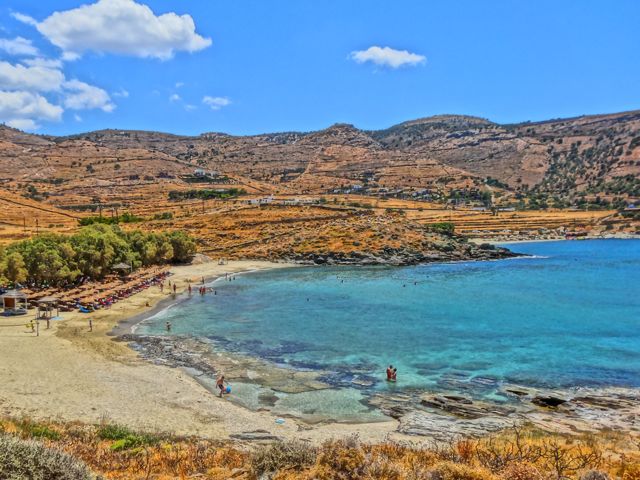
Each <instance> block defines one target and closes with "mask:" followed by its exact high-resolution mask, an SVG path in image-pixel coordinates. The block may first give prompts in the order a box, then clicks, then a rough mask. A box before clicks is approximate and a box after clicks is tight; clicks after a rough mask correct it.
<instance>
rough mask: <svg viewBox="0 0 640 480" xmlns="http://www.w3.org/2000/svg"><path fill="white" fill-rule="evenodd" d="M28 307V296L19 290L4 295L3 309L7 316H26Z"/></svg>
mask: <svg viewBox="0 0 640 480" xmlns="http://www.w3.org/2000/svg"><path fill="white" fill-rule="evenodd" d="M28 306H29V304H28V299H27V296H26V295H25V294H24V293H22V292H21V291H19V290H9V291H7V292H5V293H3V294H2V308H3V312H4V315H5V316H13V315H25V314H26V313H27V308H28Z"/></svg>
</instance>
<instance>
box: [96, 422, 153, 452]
mask: <svg viewBox="0 0 640 480" xmlns="http://www.w3.org/2000/svg"><path fill="white" fill-rule="evenodd" d="M97 435H98V437H99V438H101V439H103V440H115V442H113V444H112V445H111V450H113V451H114V452H119V451H121V450H130V449H132V448H138V447H142V446H144V445H153V444H156V443H158V442H159V441H160V438H159V437H157V436H154V435H150V434H148V433H136V432H134V431H132V430H129V429H128V428H127V427H124V426H122V425H104V426H101V427H100V428H99V429H98V431H97Z"/></svg>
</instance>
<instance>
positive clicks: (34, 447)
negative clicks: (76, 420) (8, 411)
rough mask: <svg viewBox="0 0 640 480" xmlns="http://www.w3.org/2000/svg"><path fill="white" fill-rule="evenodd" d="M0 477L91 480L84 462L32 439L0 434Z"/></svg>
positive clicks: (10, 478) (36, 479) (7, 479)
mask: <svg viewBox="0 0 640 480" xmlns="http://www.w3.org/2000/svg"><path fill="white" fill-rule="evenodd" d="M0 478H2V479H4V480H24V479H30V480H90V479H93V478H95V477H94V476H93V475H92V474H91V471H90V470H89V468H88V467H87V466H86V465H85V464H84V463H82V462H81V461H79V460H77V459H75V458H73V457H72V456H70V455H67V454H66V453H63V452H61V451H59V450H55V449H52V448H47V447H45V446H44V445H43V444H42V443H39V442H36V441H33V440H21V439H18V438H15V437H12V436H9V435H4V434H0Z"/></svg>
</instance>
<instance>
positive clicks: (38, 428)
mask: <svg viewBox="0 0 640 480" xmlns="http://www.w3.org/2000/svg"><path fill="white" fill-rule="evenodd" d="M18 427H19V428H20V430H21V431H22V433H23V435H25V436H27V437H33V438H46V439H47V440H60V433H59V432H57V431H56V430H53V429H52V428H51V427H48V426H47V425H39V424H37V423H33V422H31V421H29V420H23V421H21V422H19V423H18Z"/></svg>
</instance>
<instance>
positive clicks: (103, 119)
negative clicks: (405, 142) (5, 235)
mask: <svg viewBox="0 0 640 480" xmlns="http://www.w3.org/2000/svg"><path fill="white" fill-rule="evenodd" d="M81 5H88V6H89V10H86V9H85V10H77V9H78V7H80V6H81ZM147 7H148V8H147ZM56 12H58V13H56ZM114 12H118V15H117V16H116V17H115V19H114V18H111V17H112V16H113V15H115V13H114ZM172 12H175V14H177V15H178V16H175V15H172V16H166V17H161V16H162V15H166V14H170V13H172ZM83 15H85V16H83ZM149 15H151V17H149ZM183 15H188V17H179V16H183ZM103 17H104V18H103ZM158 18H160V20H158V21H157V22H156V20H157V19H158ZM638 19H640V2H639V1H637V0H617V1H615V2H611V1H605V0H602V1H593V0H591V1H590V0H563V1H558V0H556V1H540V0H536V1H535V2H534V1H529V2H524V1H522V2H516V1H506V0H505V1H485V2H482V1H477V0H475V1H457V2H451V1H444V0H443V1H440V2H428V1H401V0H400V1H399V0H394V1H389V0H379V1H377V0H373V1H357V0H327V1H321V0H278V1H266V0H248V1H219V0H181V1H168V0H136V1H135V2H134V0H99V1H98V0H47V1H41V0H37V1H36V0H5V1H3V2H2V5H1V6H0V121H3V122H7V123H9V124H11V125H14V126H18V127H21V128H24V129H27V130H31V131H36V132H38V133H51V134H69V133H77V132H82V131H88V130H94V129H100V128H122V129H144V130H160V131H166V132H173V133H180V134H198V133H202V132H207V131H220V132H227V133H232V134H252V133H262V132H274V131H291V130H297V131H307V130H315V129H321V128H325V127H327V126H329V125H331V124H333V123H336V122H346V123H353V124H355V125H356V126H357V127H360V128H366V129H375V128H384V127H387V126H390V125H393V124H395V123H399V122H402V121H405V120H409V119H413V118H418V117H423V116H429V115H435V114H441V113H457V114H470V115H477V116H482V117H486V118H489V119H491V120H494V121H497V122H502V123H508V122H518V121H526V120H532V121H533V120H544V119H549V118H557V117H566V116H575V115H581V114H591V113H607V112H616V111H623V110H633V109H638V108H640V93H639V92H640V28H639V27H638ZM94 22H95V25H94ZM110 22H116V24H113V23H111V24H110ZM150 25H151V26H150ZM92 29H93V30H92ZM115 31H118V33H117V34H114V32H115ZM372 47H379V48H378V49H375V48H374V49H372ZM384 49H387V50H384ZM354 52H355V53H354ZM357 52H360V53H357ZM376 62H378V63H376ZM34 66H35V67H37V68H34Z"/></svg>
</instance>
